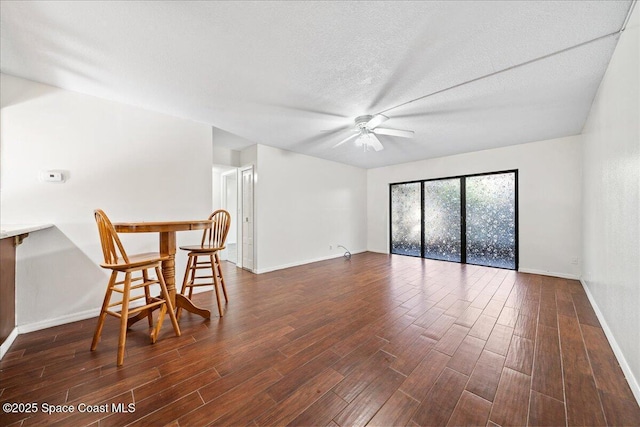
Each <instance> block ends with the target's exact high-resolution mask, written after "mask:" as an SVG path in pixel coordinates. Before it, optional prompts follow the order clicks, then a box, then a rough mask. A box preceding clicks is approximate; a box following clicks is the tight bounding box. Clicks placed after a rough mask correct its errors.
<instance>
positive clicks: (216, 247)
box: [178, 209, 231, 318]
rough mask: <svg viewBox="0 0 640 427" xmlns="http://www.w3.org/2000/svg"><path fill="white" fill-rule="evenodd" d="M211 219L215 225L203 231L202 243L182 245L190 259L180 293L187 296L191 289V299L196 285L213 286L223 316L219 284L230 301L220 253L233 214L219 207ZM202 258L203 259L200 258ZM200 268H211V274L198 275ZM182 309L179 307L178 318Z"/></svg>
mask: <svg viewBox="0 0 640 427" xmlns="http://www.w3.org/2000/svg"><path fill="white" fill-rule="evenodd" d="M209 219H210V220H212V221H213V225H212V227H211V228H210V229H206V230H204V233H202V241H201V242H200V245H199V246H198V245H194V246H180V249H182V250H184V251H189V254H188V255H189V259H188V261H187V269H186V271H185V272H184V280H183V281H182V289H181V290H180V293H181V294H182V295H185V296H187V294H186V292H187V289H189V295H188V298H189V299H191V296H192V295H193V288H194V287H196V286H213V289H214V290H215V292H216V300H217V302H218V313H219V314H220V317H222V316H223V311H222V305H221V304H220V294H219V291H218V285H220V286H221V287H222V292H223V293H224V300H225V301H226V302H229V299H228V298H227V289H226V288H225V286H224V276H223V275H222V268H221V267H220V256H219V255H218V254H219V252H220V251H221V250H223V249H224V248H225V246H224V243H225V241H226V239H227V234H228V233H229V226H230V225H231V215H229V212H227V211H225V210H224V209H219V210H217V211H215V212H214V213H212V214H211V215H210V216H209ZM200 259H202V260H200ZM198 270H210V271H211V275H208V272H207V275H205V276H198V275H197V272H198ZM203 279H204V280H206V281H205V282H200V283H196V281H198V280H203ZM181 312H182V309H180V308H178V318H180V314H181Z"/></svg>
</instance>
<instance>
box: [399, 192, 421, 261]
mask: <svg viewBox="0 0 640 427" xmlns="http://www.w3.org/2000/svg"><path fill="white" fill-rule="evenodd" d="M420 200H421V196H420V183H419V182H414V183H408V184H393V185H391V253H392V254H399V255H412V256H421V244H422V242H421V236H420V231H421V230H420V221H421V215H422V213H421V211H420V207H421V206H420V205H421V203H420Z"/></svg>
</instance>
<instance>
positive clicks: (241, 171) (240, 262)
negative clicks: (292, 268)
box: [236, 165, 257, 273]
mask: <svg viewBox="0 0 640 427" xmlns="http://www.w3.org/2000/svg"><path fill="white" fill-rule="evenodd" d="M246 171H251V177H252V181H253V183H252V184H253V200H252V202H253V203H252V206H253V212H252V214H253V227H252V228H253V229H252V232H253V268H248V267H245V265H244V260H243V251H244V247H243V246H244V244H243V243H242V241H243V238H244V235H243V227H242V222H243V221H244V219H243V215H242V213H243V212H244V206H243V205H244V193H243V191H244V189H243V186H242V175H243V174H244V172H246ZM237 182H238V211H239V215H238V218H240V221H238V223H239V224H238V225H239V227H238V242H239V243H238V263H237V264H236V266H237V267H240V268H243V269H245V270H248V271H250V272H252V273H255V271H256V265H257V250H256V249H257V245H256V240H257V239H256V171H255V167H254V165H247V166H243V167H240V168H238V181H237Z"/></svg>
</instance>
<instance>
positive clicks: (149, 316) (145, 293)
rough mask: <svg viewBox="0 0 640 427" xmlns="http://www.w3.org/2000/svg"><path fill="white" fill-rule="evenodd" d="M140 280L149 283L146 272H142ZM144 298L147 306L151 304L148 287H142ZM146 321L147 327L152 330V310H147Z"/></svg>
mask: <svg viewBox="0 0 640 427" xmlns="http://www.w3.org/2000/svg"><path fill="white" fill-rule="evenodd" d="M142 280H143V281H144V282H145V283H147V282H148V281H149V274H148V273H147V270H146V269H145V270H142ZM144 297H145V301H147V304H151V292H150V291H149V286H145V287H144ZM147 313H148V314H147V319H148V320H149V327H150V328H153V310H147Z"/></svg>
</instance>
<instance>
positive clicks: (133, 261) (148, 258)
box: [100, 252, 169, 270]
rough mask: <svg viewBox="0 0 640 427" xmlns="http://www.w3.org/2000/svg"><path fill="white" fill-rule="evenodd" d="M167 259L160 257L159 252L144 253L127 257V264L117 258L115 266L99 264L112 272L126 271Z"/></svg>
mask: <svg viewBox="0 0 640 427" xmlns="http://www.w3.org/2000/svg"><path fill="white" fill-rule="evenodd" d="M167 259H169V257H168V256H163V255H160V253H159V252H145V253H142V254H136V255H129V262H128V263H127V262H124V259H122V258H119V259H118V262H117V263H116V264H105V263H103V264H100V266H101V267H103V268H109V269H112V270H126V269H129V268H137V267H142V266H145V265H153V264H155V263H158V262H162V261H164V260H167Z"/></svg>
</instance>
